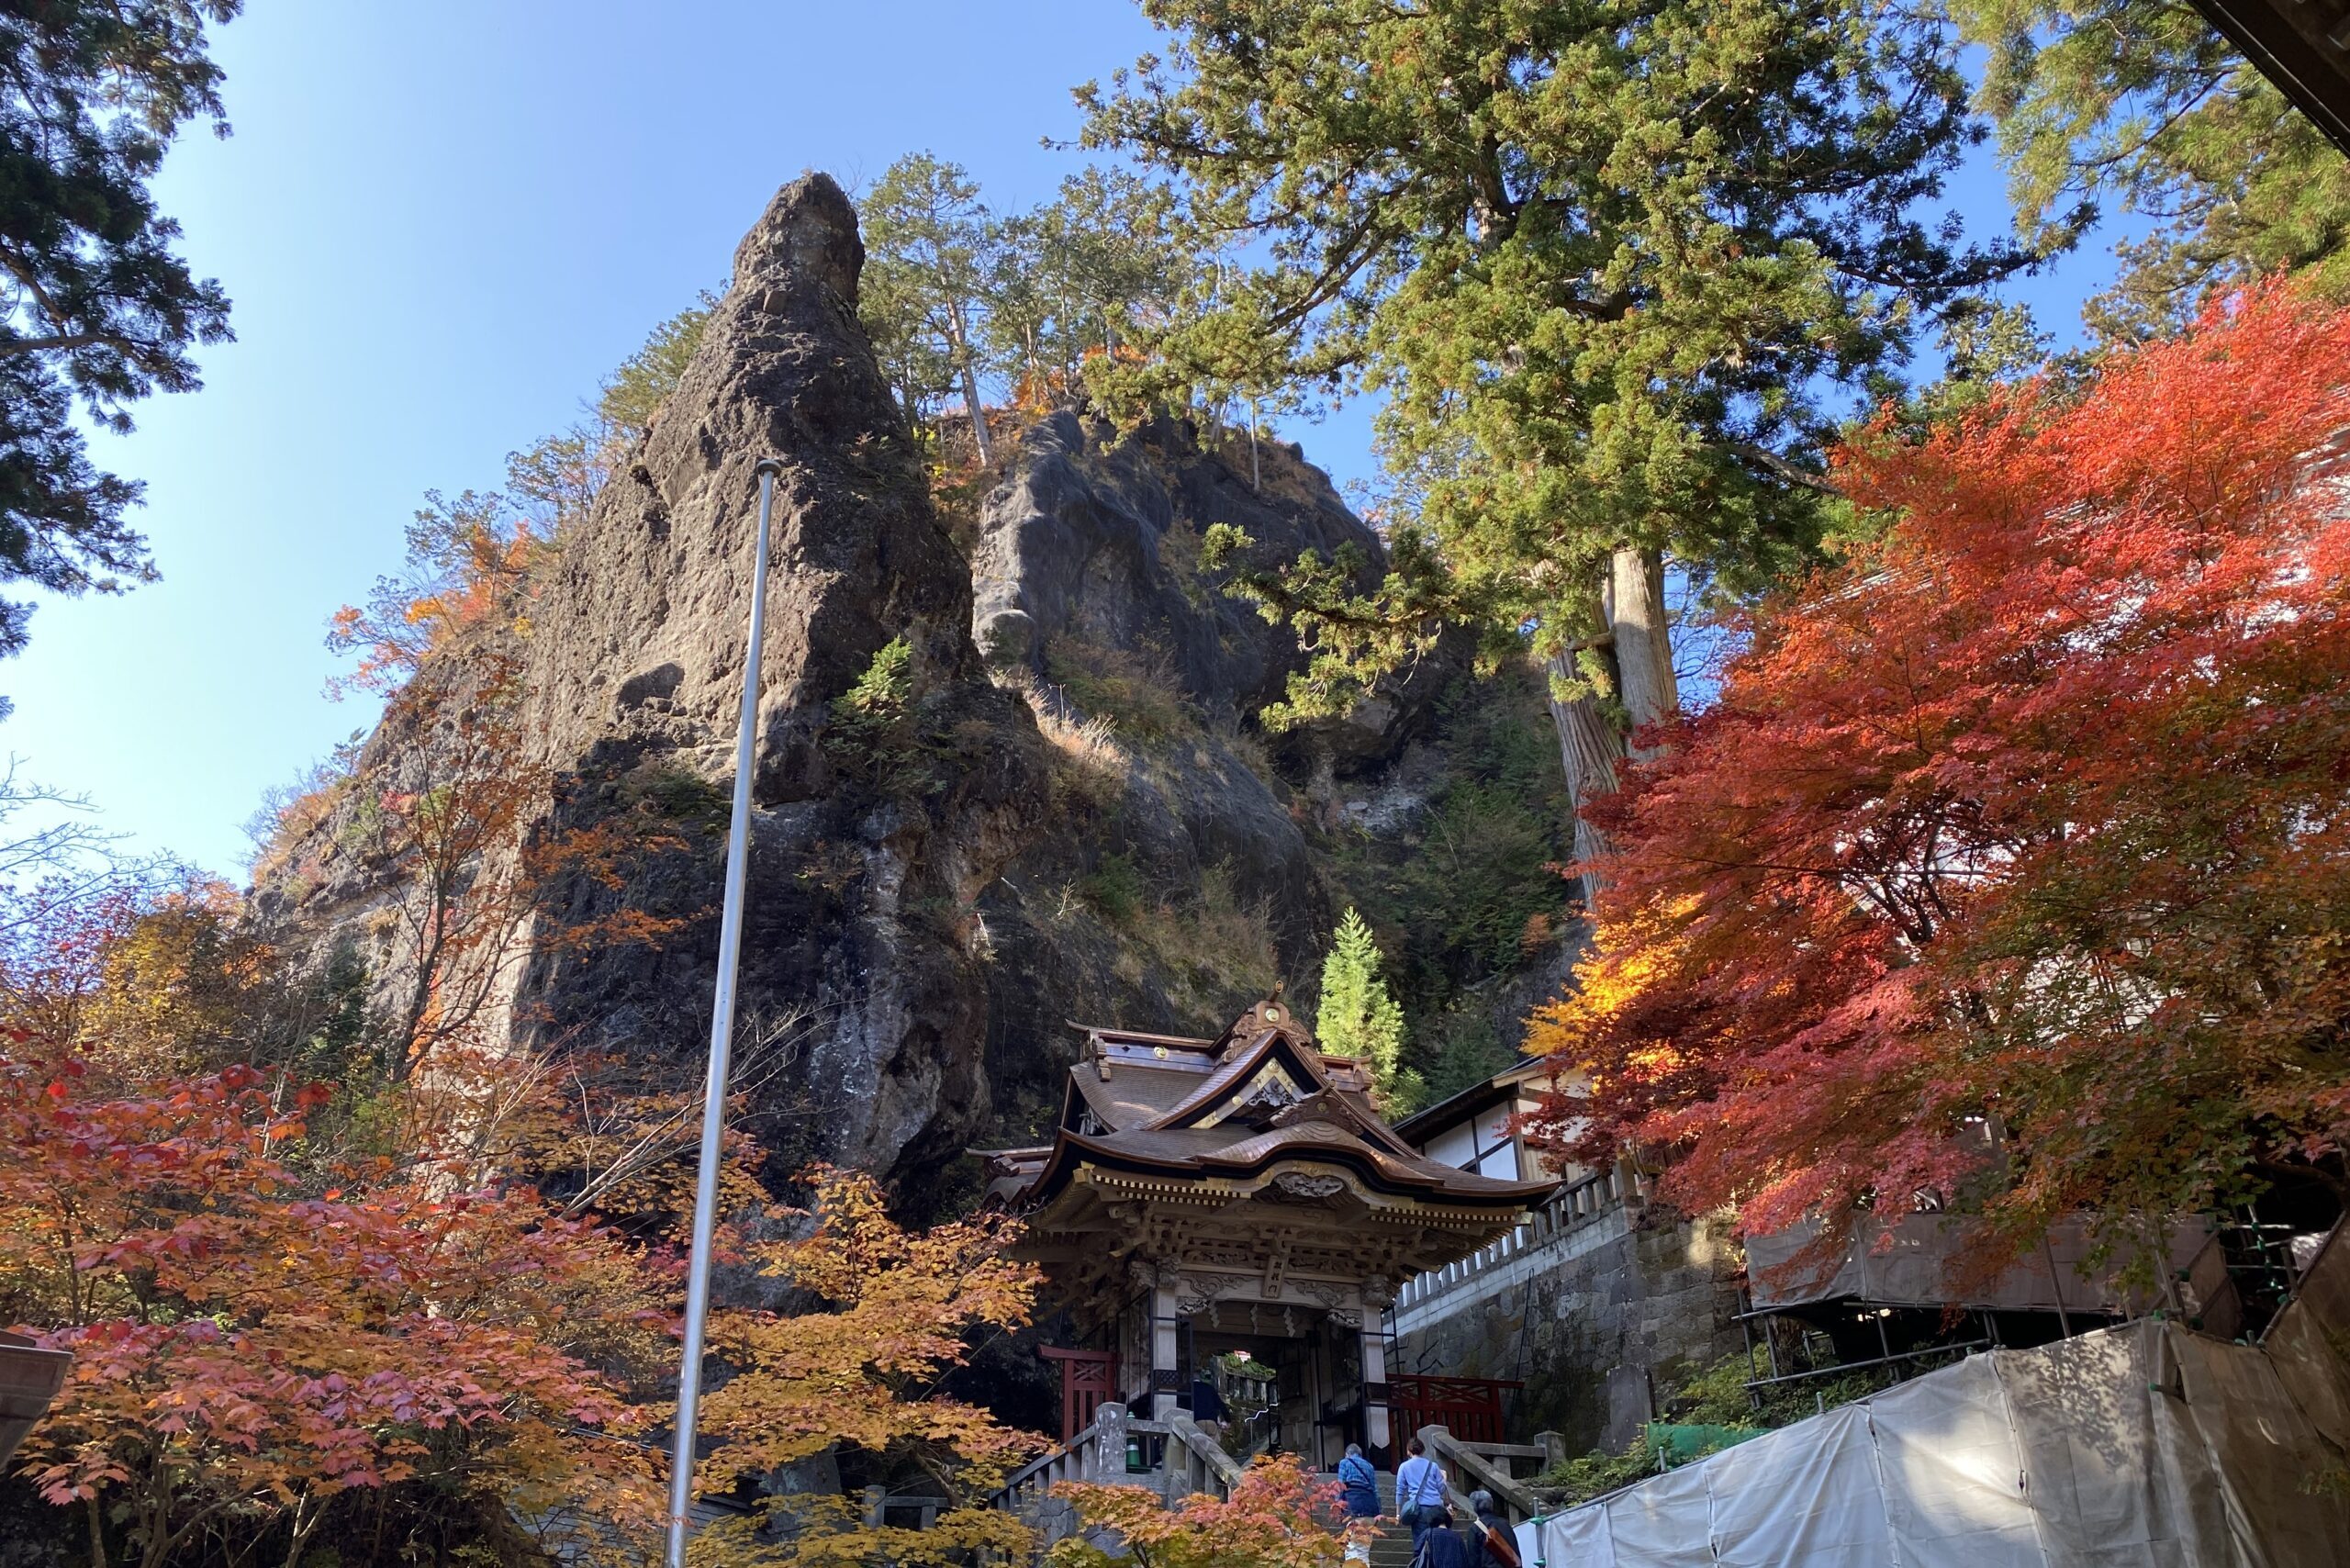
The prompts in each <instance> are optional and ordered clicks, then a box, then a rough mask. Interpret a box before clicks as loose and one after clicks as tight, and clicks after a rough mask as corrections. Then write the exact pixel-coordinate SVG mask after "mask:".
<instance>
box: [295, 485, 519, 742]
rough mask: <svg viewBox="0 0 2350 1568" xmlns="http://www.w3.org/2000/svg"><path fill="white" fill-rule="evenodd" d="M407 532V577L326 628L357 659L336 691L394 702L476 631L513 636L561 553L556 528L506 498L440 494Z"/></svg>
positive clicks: (382, 587)
mask: <svg viewBox="0 0 2350 1568" xmlns="http://www.w3.org/2000/svg"><path fill="white" fill-rule="evenodd" d="M428 499H429V500H430V502H431V504H430V505H429V506H428V507H427V508H426V509H425V510H422V511H420V512H419V513H417V517H416V521H415V523H414V525H412V526H411V527H410V528H409V529H408V570H407V572H406V574H405V575H404V576H401V577H382V578H378V579H377V581H376V583H375V592H374V593H373V594H372V595H371V596H370V597H369V599H368V601H367V603H366V604H364V605H353V604H346V605H344V606H343V607H342V608H341V609H340V610H336V611H335V612H334V615H333V616H332V617H331V618H330V620H329V622H328V623H327V646H328V647H330V648H331V649H333V650H334V651H336V652H337V653H350V654H356V655H358V658H359V662H358V664H357V665H356V666H354V667H353V670H352V673H351V674H350V675H348V676H345V677H342V678H340V679H339V680H337V681H336V682H335V683H334V686H333V688H331V689H334V690H337V691H340V690H341V689H349V688H355V689H360V690H364V691H373V692H377V693H379V694H383V695H390V694H391V693H393V692H396V691H397V690H398V689H400V688H401V687H403V686H405V685H406V684H408V681H409V680H410V679H411V678H414V676H415V675H416V673H417V671H418V670H419V669H420V668H421V667H422V666H423V665H424V662H425V660H426V659H427V658H428V657H430V656H431V655H432V654H434V653H436V652H439V651H440V650H442V649H444V648H446V647H448V646H450V644H453V642H454V641H455V640H456V639H457V638H458V637H460V636H462V635H464V633H467V632H470V631H473V630H475V629H476V628H507V627H512V626H514V625H517V624H520V623H521V622H523V620H524V618H525V617H526V615H527V610H528V602H527V601H528V597H529V593H530V589H531V587H532V575H531V574H532V567H533V566H535V565H536V564H537V563H538V562H539V561H540V560H541V559H542V558H543V556H544V555H545V554H547V553H548V552H549V551H550V550H551V549H552V547H553V543H554V538H553V525H552V523H551V522H550V521H543V520H541V519H538V518H534V517H532V516H530V515H529V514H528V513H526V512H524V511H522V510H520V509H518V508H517V507H515V506H514V505H513V504H512V503H511V502H510V500H509V498H507V497H505V496H503V495H500V494H492V495H487V496H484V495H481V494H478V493H477V492H475V491H472V490H467V491H466V492H465V493H464V494H463V495H461V496H459V497H458V498H456V499H455V500H453V501H449V500H445V499H443V498H442V496H441V495H440V494H439V492H437V491H436V492H434V493H433V494H431V496H430V497H429V498H428Z"/></svg>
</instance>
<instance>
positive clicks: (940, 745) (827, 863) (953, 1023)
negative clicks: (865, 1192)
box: [516, 174, 1043, 1173]
mask: <svg viewBox="0 0 2350 1568" xmlns="http://www.w3.org/2000/svg"><path fill="white" fill-rule="evenodd" d="M863 259H864V247H863V246H862V245H861V244H860V243H859V242H858V240H857V235H856V214H855V212H854V211H853V210H852V209H851V207H850V206H849V204H848V200H847V198H846V197H845V196H843V195H842V193H841V190H840V187H839V186H837V185H834V183H833V181H832V180H830V179H829V178H827V177H826V176H824V175H822V174H808V175H804V176H802V177H801V178H800V179H798V180H796V181H794V182H792V183H791V184H790V185H787V186H785V187H784V189H783V190H782V191H781V192H779V193H778V195H777V196H776V198H775V200H774V201H773V202H772V203H771V204H770V205H769V206H768V207H767V212H766V213H765V214H764V215H763V216H762V217H761V218H760V219H759V221H758V222H757V224H756V225H755V226H754V227H753V229H752V230H751V231H750V232H749V234H748V235H746V236H745V237H744V241H743V242H742V244H741V246H740V247H739V248H738V249H737V250H736V252H735V263H734V275H733V281H732V283H731V285H730V286H729V287H728V289H727V292H726V297H725V298H724V299H723V300H722V302H721V303H720V304H719V305H718V307H717V308H716V309H715V310H714V311H713V312H712V315H711V320H710V323H709V325H708V327H707V329H706V330H705V332H704V336H703V338H702V342H701V344H700V347H699V350H698V351H697V353H695V356H694V358H693V361H692V364H690V365H689V366H688V369H687V371H686V373H685V375H684V376H683V378H682V379H681V381H680V382H679V384H678V386H677V390H676V392H675V393H674V394H672V396H671V397H670V398H669V400H668V402H667V403H666V406H665V407H664V408H663V409H662V410H661V412H660V414H659V415H658V417H657V418H656V419H655V421H654V423H653V426H652V428H651V430H650V431H649V432H648V434H647V435H646V437H645V439H644V440H643V442H642V443H641V444H640V446H639V447H638V449H637V450H636V451H635V452H634V453H632V454H631V455H630V457H629V458H628V459H627V460H626V461H625V463H624V464H623V465H622V466H621V468H620V470H619V471H618V472H616V473H615V474H614V475H613V476H612V477H611V479H610V481H609V482H608V483H607V484H606V486H605V487H604V490H603V492H602V493H601V494H600V495H599V497H598V498H597V500H596V503H595V505H594V507H593V509H592V510H591V511H590V513H589V515H588V520H587V521H586V522H585V523H584V524H583V525H582V526H581V527H579V528H578V529H577V530H576V532H575V533H574V535H573V536H571V537H568V538H566V539H565V541H564V543H563V550H564V556H563V561H562V564H561V566H560V568H559V569H558V571H557V574H556V577H555V579H554V582H553V584H552V585H551V586H550V588H548V590H547V591H546V593H545V595H544V597H543V599H542V601H541V603H540V604H539V605H538V607H537V610H536V613H535V615H534V617H533V625H532V641H531V656H530V681H529V684H530V688H531V691H532V699H531V700H532V734H533V736H534V741H535V744H537V745H540V746H541V747H542V748H543V756H544V758H545V759H546V760H547V761H548V762H550V763H551V764H553V765H554V767H556V768H557V769H558V770H559V772H560V773H562V774H563V775H564V776H565V787H564V790H563V794H562V798H561V800H560V801H558V802H557V803H556V804H555V806H554V810H553V812H552V814H551V817H550V819H549V821H548V823H546V824H545V826H544V827H543V829H542V837H543V838H544V837H546V836H548V835H550V834H564V833H570V832H574V831H576V830H577V829H580V828H583V827H588V826H592V825H595V824H597V823H607V822H610V821H613V820H616V819H617V818H619V817H621V814H622V813H629V814H630V818H629V820H631V821H632V822H634V823H643V822H645V821H647V820H648V819H656V820H655V826H660V827H663V828H664V829H665V830H666V831H667V832H671V833H674V834H677V835H678V836H679V837H680V838H682V839H683V840H685V841H686V842H687V843H688V845H689V846H690V852H689V853H687V854H684V855H671V856H667V857H662V858H663V861H664V864H665V867H666V868H665V869H663V870H662V871H660V872H658V873H657V874H648V876H647V877H646V878H644V879H640V881H639V882H638V883H635V884H632V885H631V886H629V887H626V888H620V889H615V888H611V887H609V886H605V885H602V884H600V883H598V882H597V881H596V880H595V879H591V878H586V877H582V878H579V879H577V881H576V885H574V886H568V887H563V888H558V889H557V890H555V896H556V898H557V900H558V902H561V903H562V904H563V905H564V907H565V916H566V918H568V919H574V920H576V919H579V918H581V917H582V916H584V915H592V913H593V912H594V911H595V910H596V909H598V908H601V907H621V906H622V905H629V906H634V907H643V908H645V909H647V910H649V911H652V912H655V913H666V914H669V915H671V916H677V917H685V918H688V920H689V921H691V922H692V924H691V925H690V926H689V927H688V932H687V933H686V934H684V935H678V936H673V937H670V938H668V939H666V940H665V941H664V942H662V943H661V944H659V945H657V947H656V946H647V947H643V948H622V949H618V950H611V951H588V952H579V951H570V950H560V949H551V950H549V951H546V952H543V953H542V954H540V955H538V956H537V957H536V958H534V960H533V962H532V966H531V969H530V970H529V972H528V974H527V976H526V978H525V980H524V982H523V986H522V990H521V994H520V997H519V998H518V1001H517V1004H516V1008H517V1010H516V1018H517V1025H518V1028H519V1029H520V1030H521V1031H522V1032H524V1033H525V1034H536V1035H538V1036H541V1037H543V1038H548V1039H554V1038H561V1037H564V1036H572V1035H584V1036H590V1037H593V1038H594V1039H596V1040H598V1041H599V1043H600V1044H601V1045H602V1046H604V1047H606V1048H613V1049H619V1050H622V1051H624V1052H626V1053H628V1054H630V1055H632V1056H638V1057H647V1058H655V1059H659V1060H664V1061H666V1060H667V1059H670V1058H674V1060H675V1061H676V1063H677V1070H679V1071H680V1072H683V1071H688V1070H690V1063H691V1061H692V1060H693V1059H694V1058H695V1057H696V1055H697V1053H698V1044H697V1029H698V1028H699V1027H700V1026H701V1025H699V1024H698V1022H697V1021H698V1020H699V1019H700V1018H702V1017H703V1016H704V1015H705V1014H706V1009H707V1007H708V1002H709V995H710V989H711V980H712V973H713V971H712V968H711V965H712V961H713V953H714V945H715V940H716V925H717V923H716V918H715V915H716V908H715V906H716V902H717V896H718V887H719V878H720V870H721V858H722V855H721V850H722V845H721V843H720V835H719V834H715V833H711V832H710V831H708V829H707V826H706V824H704V823H699V821H697V820H696V819H695V815H694V812H693V811H692V810H691V809H690V802H691V801H695V800H697V799H699V798H701V797H700V796H699V794H698V793H697V790H723V788H724V787H725V786H726V784H727V782H728V780H727V774H728V773H729V771H730V770H731V767H732V759H731V751H732V746H733V729H734V713H735V703H736V701H737V700H738V693H739V691H740V682H741V680H742V678H743V659H744V647H743V627H744V621H745V619H746V615H747V609H748V602H749V593H750V582H749V575H750V570H751V554H752V544H753V538H752V532H753V529H754V527H755V518H756V494H757V487H756V484H755V479H754V476H753V466H754V465H755V463H756V462H757V461H758V459H759V458H760V457H761V456H763V455H767V454H774V455H775V456H778V457H779V458H781V459H782V460H783V463H784V476H783V478H782V480H781V483H780V485H779V486H778V496H777V508H776V519H775V540H774V558H775V564H774V569H773V577H772V578H771V580H770V583H769V589H768V592H769V599H768V627H767V646H766V647H765V648H764V649H763V650H762V652H761V659H762V670H761V675H762V684H763V689H764V693H765V695H764V697H763V699H762V700H761V704H760V720H759V722H760V737H759V745H758V762H757V775H756V778H755V781H754V800H755V805H756V806H757V807H758V808H759V811H760V818H759V821H758V822H757V823H756V824H755V838H754V844H755V849H754V854H753V867H752V883H751V894H750V912H749V925H748V927H747V930H746V939H745V943H744V963H743V997H744V1007H743V1015H744V1029H745V1031H746V1038H745V1039H744V1041H743V1042H742V1044H741V1047H739V1048H742V1049H744V1050H745V1051H746V1052H747V1053H748V1055H749V1057H750V1058H751V1061H752V1063H753V1066H752V1068H751V1070H750V1072H749V1073H748V1074H746V1080H747V1081H764V1083H765V1084H766V1087H765V1088H764V1089H762V1090H759V1091H757V1093H758V1095H759V1096H760V1097H761V1099H762V1102H763V1103H761V1104H760V1105H759V1106H758V1107H757V1108H758V1109H759V1110H761V1111H763V1112H766V1113H767V1114H768V1116H769V1119H768V1120H767V1122H766V1123H765V1124H764V1125H763V1128H762V1131H763V1135H764V1136H766V1137H767V1138H768V1139H769V1140H770V1141H771V1142H778V1143H780V1144H781V1145H782V1146H783V1148H781V1150H780V1152H781V1153H782V1155H783V1156H784V1157H785V1158H787V1159H801V1158H814V1157H821V1158H825V1159H834V1160H839V1161H842V1162H845V1163H850V1164H856V1165H859V1166H862V1167H865V1168H867V1169H871V1170H878V1171H882V1172H885V1173H886V1172H890V1171H892V1170H900V1169H912V1168H914V1167H916V1166H920V1165H924V1164H927V1163H928V1162H931V1161H934V1160H936V1159H939V1158H940V1157H941V1156H943V1155H946V1154H949V1153H951V1152H953V1151H954V1150H955V1149H957V1148H959V1147H960V1143H961V1141H962V1140H963V1139H964V1138H965V1137H967V1136H968V1135H969V1134H970V1133H971V1132H972V1131H973V1130H974V1129H975V1128H976V1127H977V1126H979V1123H980V1122H981V1121H982V1120H983V1119H984V1118H985V1116H986V1114H987V1113H988V1099H989V1097H988V1092H987V1085H986V1078H985V1074H984V1072H983V1071H982V1070H981V1067H980V1046H981V1041H980V1036H981V1033H982V1029H983V1019H984V1014H985V1005H984V1004H985V996H984V990H983V986H982V984H981V981H980V977H979V973H978V971H977V969H976V962H977V959H976V957H975V954H976V948H977V944H978V942H979V935H978V921H977V917H976V914H975V913H973V912H974V910H975V906H976V902H977V899H978V896H979V892H980V891H981V890H983V889H984V888H985V887H986V885H987V884H988V883H989V882H990V881H991V880H992V879H994V877H995V876H996V874H997V872H998V871H999V870H1000V869H1001V868H1002V865H1003V863H1004V862H1005V861H1006V860H1007V859H1008V858H1009V857H1011V856H1012V855H1013V853H1015V852H1016V851H1017V850H1018V848H1019V847H1020V846H1021V845H1022V843H1023V842H1024V836H1025V835H1026V834H1029V833H1031V832H1033V831H1034V829H1035V825H1036V824H1035V823H1034V821H1033V812H1031V811H1028V810H1026V809H1025V808H1026V806H1027V803H1028V801H1031V800H1032V799H1033V796H1034V793H1035V790H1036V789H1037V788H1038V787H1039V784H1040V782H1041V777H1042V767H1043V762H1042V758H1041V754H1040V751H1039V746H1038V742H1037V737H1036V733H1035V725H1034V722H1033V721H1032V720H1031V719H1030V717H1029V714H1028V712H1027V710H1026V708H1025V707H1024V705H1023V704H1022V703H1020V702H1019V701H1018V700H1016V699H1014V698H1012V697H1010V696H1008V695H1006V694H1004V693H1002V692H1000V691H998V690H996V689H994V688H993V687H991V686H990V684H989V683H988V681H987V679H986V678H985V675H984V673H983V671H982V667H981V665H980V661H979V657H978V655H977V653H976V651H975V650H974V648H973V646H972V644H971V639H970V632H969V626H970V616H971V600H970V578H969V572H968V566H967V565H966V564H965V562H964V560H963V558H962V556H961V554H960V553H959V552H957V549H956V548H955V545H954V543H953V542H952V541H951V540H950V539H949V538H948V536H947V533H946V529H945V527H944V526H943V524H942V523H941V522H940V521H939V519H938V517H937V516H936V514H935V513H934V511H933V510H932V508H931V504H930V500H929V495H928V490H927V487H926V485H925V483H924V478H923V468H922V461H921V454H920V452H919V451H918V449H917V448H916V447H915V445H914V443H913V442H912V439H911V438H910V436H909V434H908V432H907V431H906V428H905V423H904V420H903V419H902V417H901V414H900V411H899V409H898V408H897V405H896V403H895V401H894V400H893V399H892V398H891V397H890V392H889V389H888V387H887V386H886V385H885V384H884V382H883V380H882V377H881V375H880V373H879V371H878V368H877V367H876V365H875V362H874V358H873V352H872V349H871V347H870V345H869V344H868V343H867V341H866V337H865V333H864V330H863V329H862V328H861V327H860V326H859V324H858V322H857V319H856V286H857V271H858V268H859V266H860V265H861V264H862V263H863ZM901 640H902V642H903V644H904V649H903V651H902V654H900V653H899V652H898V651H897V650H896V649H895V648H894V646H893V645H894V644H898V643H899V642H900V641H901ZM868 676H871V677H872V678H871V679H867V678H868ZM861 680H865V681H867V694H868V696H872V697H875V698H876V700H878V702H879V703H880V709H881V716H880V719H879V720H878V721H875V722H867V723H865V724H864V725H862V726H861V727H860V726H858V725H856V724H851V723H846V722H844V721H843V720H842V719H840V718H836V716H835V715H836V711H844V710H842V709H841V708H840V704H841V701H842V700H843V699H844V698H845V696H846V695H847V694H848V693H850V691H851V690H852V689H855V688H857V687H858V685H859V682H860V681H861ZM852 732H853V733H852ZM681 801H682V802H687V803H688V804H686V805H683V806H681V805H680V803H679V802H681ZM665 812H666V813H667V814H668V817H669V819H670V820H668V821H667V822H666V823H661V822H659V821H658V820H657V819H660V818H662V817H663V815H664V813H665ZM768 1035H772V1036H777V1037H776V1038H775V1039H773V1040H768V1041H767V1042H766V1043H765V1044H762V1037H763V1036H768ZM778 1053H780V1054H779V1055H778ZM763 1057H764V1058H767V1061H768V1069H769V1070H767V1072H766V1073H765V1075H764V1077H763V1076H762V1072H761V1070H760V1068H759V1067H758V1066H757V1063H758V1062H759V1061H760V1060H761V1059H762V1058H763ZM779 1130H780V1134H779Z"/></svg>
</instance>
